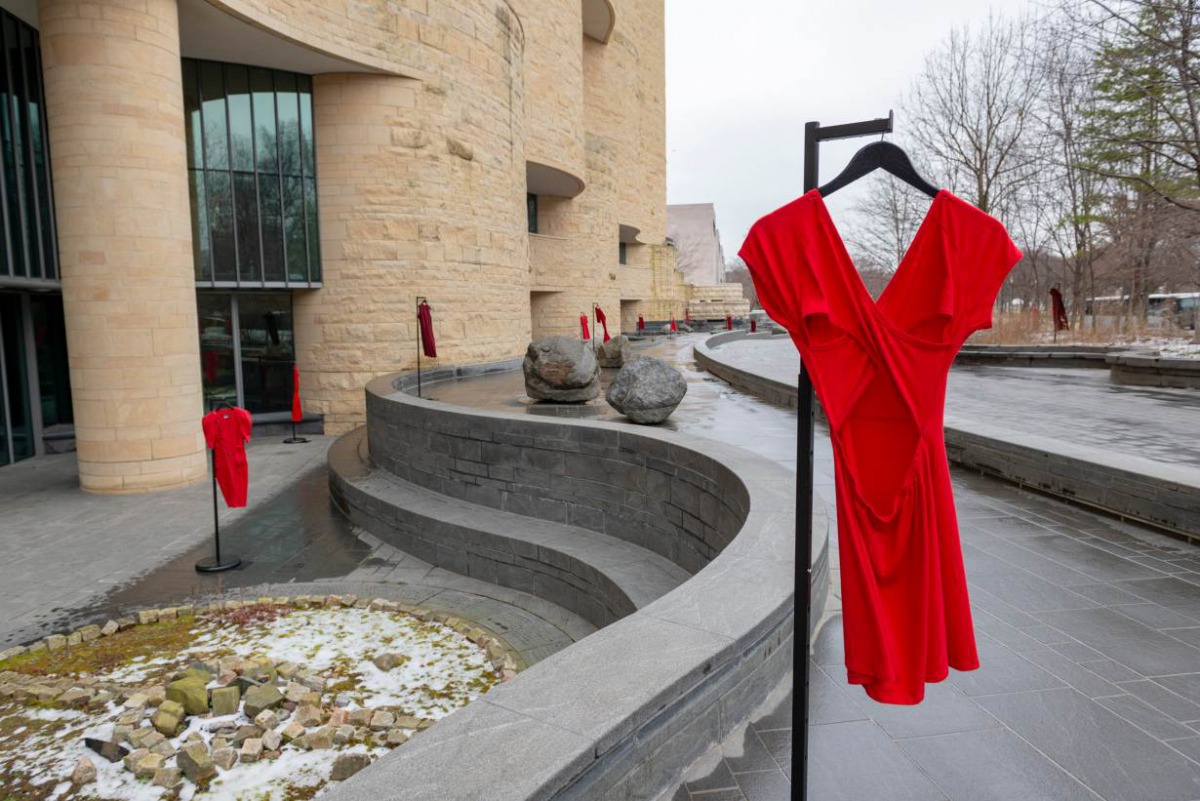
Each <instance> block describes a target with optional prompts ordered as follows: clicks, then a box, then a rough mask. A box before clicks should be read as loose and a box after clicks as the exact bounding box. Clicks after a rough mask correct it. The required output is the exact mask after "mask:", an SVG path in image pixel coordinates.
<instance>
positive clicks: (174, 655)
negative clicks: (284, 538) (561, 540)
mask: <svg viewBox="0 0 1200 801" xmlns="http://www.w3.org/2000/svg"><path fill="white" fill-rule="evenodd" d="M247 643H257V644H256V645H247ZM176 648H178V649H179V650H176ZM105 666H107V667H105ZM521 667H523V660H521V659H520V657H519V656H518V655H517V654H516V653H515V652H513V651H512V649H510V648H509V647H508V646H507V645H506V644H505V643H504V642H503V640H501V639H499V638H497V637H494V636H493V635H491V634H488V633H487V632H484V631H482V630H481V629H479V628H478V627H477V626H476V625H475V624H473V623H471V622H469V621H466V620H464V619H462V618H460V617H457V616H454V615H451V614H447V613H442V612H436V611H432V610H427V609H421V608H418V607H414V606H411V605H408V604H403V603H398V602H396V601H392V600H388V599H384V598H358V597H356V596H353V595H320V596H318V595H302V596H294V597H287V596H273V597H271V596H261V597H258V598H256V599H254V600H230V601H224V600H221V601H215V602H212V603H202V604H187V605H181V606H170V607H160V608H151V609H142V610H139V611H137V612H136V613H135V614H133V615H130V616H128V617H120V618H116V619H110V620H107V621H106V622H105V623H104V624H103V625H99V624H92V625H88V626H84V627H82V628H79V629H77V630H75V631H72V632H70V633H68V634H53V635H50V636H48V637H45V638H43V639H41V640H38V641H36V642H34V643H31V644H30V645H28V646H16V647H13V648H8V649H6V650H4V651H3V652H0V748H3V749H4V751H6V752H9V753H8V754H6V755H8V756H10V757H11V758H10V759H9V760H7V761H6V768H5V769H6V770H8V771H10V775H5V774H3V773H0V784H2V785H4V786H6V787H8V788H9V790H10V792H16V793H17V794H18V795H17V796H14V797H23V796H21V793H25V794H35V795H37V796H38V797H40V796H41V794H42V793H44V792H49V791H50V790H51V789H53V788H55V786H56V785H58V784H59V783H61V782H63V781H73V782H74V783H75V784H77V785H80V786H83V785H87V792H89V793H91V794H93V795H95V796H96V797H99V798H112V799H121V798H128V797H132V796H133V795H136V794H137V793H139V792H142V791H141V790H138V789H137V788H138V786H139V785H138V782H139V781H140V782H142V783H153V784H154V785H156V786H159V787H162V788H163V792H166V791H168V790H170V789H171V788H176V787H186V786H187V785H189V784H191V785H196V786H198V787H199V788H204V787H206V786H207V785H208V784H209V783H210V782H213V783H214V785H215V786H214V789H228V788H230V787H235V788H237V792H265V791H268V790H275V791H277V792H284V793H285V794H287V792H288V790H289V788H295V789H296V791H297V792H301V793H305V792H311V790H312V789H315V788H317V787H320V786H323V785H325V784H326V783H327V782H329V781H331V780H332V781H341V780H345V779H348V778H349V777H350V776H351V775H353V774H354V773H357V772H358V771H359V770H361V769H362V768H364V767H366V766H367V765H369V764H370V763H371V761H373V760H374V759H376V758H378V757H380V756H382V755H384V754H385V753H388V752H389V751H390V750H391V749H394V748H397V747H399V746H402V745H404V744H405V743H407V742H408V740H409V739H410V738H411V737H413V736H415V735H416V734H418V733H419V732H424V731H426V730H427V729H429V728H430V727H432V726H433V725H434V723H435V722H436V720H437V719H439V718H441V717H443V716H444V715H446V714H448V713H449V712H451V711H453V710H454V709H455V708H457V707H459V706H461V705H463V704H465V703H467V702H469V701H470V700H471V699H472V698H473V697H474V696H475V695H478V694H479V693H480V692H486V691H487V689H488V688H489V687H491V686H492V685H493V684H495V683H498V682H501V681H506V680H508V679H511V678H512V677H514V676H515V675H516V674H517V671H518V670H519V669H520V668H521ZM259 763H270V766H269V767H265V769H259ZM258 777H261V778H258ZM94 782H95V784H94V785H93V783H94ZM143 794H144V793H143ZM89 797H92V796H91V795H89ZM139 797H140V796H139ZM197 797H198V798H203V797H204V795H202V794H201V795H198V796H197ZM306 797H307V796H306Z"/></svg>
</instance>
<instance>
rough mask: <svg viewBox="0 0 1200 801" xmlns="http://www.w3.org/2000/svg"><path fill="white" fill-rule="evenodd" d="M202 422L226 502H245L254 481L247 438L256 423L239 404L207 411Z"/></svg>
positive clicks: (236, 504)
mask: <svg viewBox="0 0 1200 801" xmlns="http://www.w3.org/2000/svg"><path fill="white" fill-rule="evenodd" d="M200 424H201V426H202V427H203V428H204V442H205V444H206V445H208V447H209V448H211V449H212V452H213V466H214V468H215V469H216V471H217V483H218V484H220V485H221V494H222V495H224V496H225V503H226V504H228V505H229V506H230V507H231V508H232V507H235V506H245V505H246V490H247V487H248V486H249V484H250V472H249V470H248V468H247V466H246V442H247V440H249V439H250V429H251V428H253V426H254V423H253V421H252V420H251V419H250V413H249V412H247V411H246V410H245V409H239V408H237V407H236V406H234V407H231V408H228V409H216V410H215V411H211V412H209V413H208V414H206V415H204V418H203V419H202V420H201V421H200Z"/></svg>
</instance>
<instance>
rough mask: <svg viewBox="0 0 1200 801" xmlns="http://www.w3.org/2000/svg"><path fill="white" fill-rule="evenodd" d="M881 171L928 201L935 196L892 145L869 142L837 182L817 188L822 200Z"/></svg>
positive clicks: (936, 191) (932, 188) (931, 189)
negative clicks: (908, 186)
mask: <svg viewBox="0 0 1200 801" xmlns="http://www.w3.org/2000/svg"><path fill="white" fill-rule="evenodd" d="M877 169H883V170H886V171H887V172H890V173H891V174H892V175H894V176H896V177H897V178H899V179H900V180H901V181H904V183H906V184H909V185H910V186H914V187H916V188H917V189H919V190H921V191H922V192H924V193H925V194H927V195H929V196H930V197H934V196H935V195H937V193H938V188H937V187H936V186H934V185H933V184H931V183H929V182H928V181H926V180H925V179H924V178H922V177H921V176H920V175H919V174H918V173H917V170H916V168H915V167H913V165H912V161H910V160H909V158H908V154H907V153H905V152H904V151H903V150H902V149H901V148H900V147H898V146H897V145H893V144H892V143H891V142H872V143H871V144H869V145H867V146H865V147H863V148H861V149H860V150H859V151H858V152H857V153H855V154H854V158H852V159H850V163H849V164H847V165H846V168H845V169H843V170H842V171H841V172H840V173H839V174H838V176H837V177H836V178H834V179H833V180H832V181H830V182H829V183H827V184H825V185H824V186H820V187H817V192H819V193H820V195H821V197H828V196H829V195H831V194H833V193H834V192H836V191H837V190H839V189H841V188H842V187H843V186H845V185H846V184H849V183H852V182H854V181H857V180H858V179H859V178H862V177H863V176H864V175H866V174H867V173H869V172H872V171H874V170H877Z"/></svg>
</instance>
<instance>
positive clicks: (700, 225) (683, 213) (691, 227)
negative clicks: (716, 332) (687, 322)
mask: <svg viewBox="0 0 1200 801" xmlns="http://www.w3.org/2000/svg"><path fill="white" fill-rule="evenodd" d="M667 240H668V241H669V242H672V243H674V245H675V249H676V251H677V252H678V256H677V259H678V269H679V271H680V272H681V273H683V280H684V282H686V283H687V284H688V288H687V300H688V303H687V307H688V313H689V314H690V315H691V319H693V320H723V319H725V317H726V316H731V317H737V318H742V317H745V316H746V315H747V314H748V313H749V312H750V303H749V301H747V300H746V299H745V297H744V294H743V292H742V286H741V284H737V283H733V284H726V283H725V251H723V250H722V249H721V235H720V232H719V231H718V230H717V213H716V210H715V209H714V208H713V204H711V203H683V204H678V205H674V206H667Z"/></svg>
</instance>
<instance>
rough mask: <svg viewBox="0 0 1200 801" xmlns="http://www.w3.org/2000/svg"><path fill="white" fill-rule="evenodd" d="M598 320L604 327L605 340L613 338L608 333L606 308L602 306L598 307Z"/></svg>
mask: <svg viewBox="0 0 1200 801" xmlns="http://www.w3.org/2000/svg"><path fill="white" fill-rule="evenodd" d="M596 322H598V323H600V325H601V326H602V327H603V328H604V341H605V342H607V341H608V340H610V339H612V337H610V336H609V335H608V318H607V317H605V316H604V309H602V308H600V307H599V306H597V307H596Z"/></svg>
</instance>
